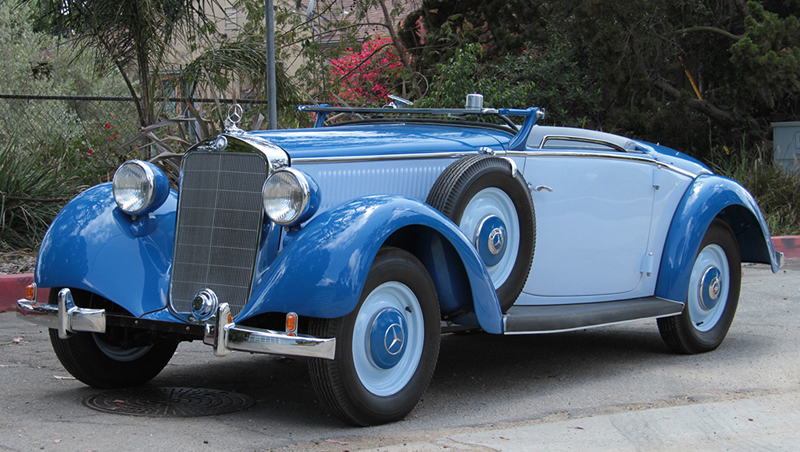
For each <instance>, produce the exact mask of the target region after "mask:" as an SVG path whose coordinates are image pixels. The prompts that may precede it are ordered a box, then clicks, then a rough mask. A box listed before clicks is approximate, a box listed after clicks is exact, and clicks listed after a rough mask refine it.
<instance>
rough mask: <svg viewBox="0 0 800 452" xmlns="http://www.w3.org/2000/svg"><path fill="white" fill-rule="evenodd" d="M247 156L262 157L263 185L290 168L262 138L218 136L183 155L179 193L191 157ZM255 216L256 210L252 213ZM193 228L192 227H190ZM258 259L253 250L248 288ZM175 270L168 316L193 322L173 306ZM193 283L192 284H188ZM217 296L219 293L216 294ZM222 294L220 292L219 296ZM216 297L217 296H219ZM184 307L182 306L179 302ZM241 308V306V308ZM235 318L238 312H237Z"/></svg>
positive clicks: (179, 219) (277, 149) (261, 210)
mask: <svg viewBox="0 0 800 452" xmlns="http://www.w3.org/2000/svg"><path fill="white" fill-rule="evenodd" d="M201 153H206V154H248V155H258V156H259V157H261V158H262V159H263V161H264V163H265V174H264V181H266V179H267V178H268V177H269V176H270V175H271V174H273V173H274V172H275V171H277V170H279V169H283V168H287V167H288V166H289V154H287V153H286V151H284V150H283V149H282V148H281V147H279V146H277V145H275V144H273V143H272V142H270V141H268V140H265V139H263V138H259V137H254V136H250V135H235V134H227V133H225V134H221V135H218V136H217V137H216V138H215V139H212V140H207V141H204V142H202V143H199V144H198V145H196V146H195V147H193V148H192V149H190V150H189V151H187V152H186V154H185V155H184V158H183V161H182V162H181V178H180V183H179V189H178V192H179V193H183V192H184V184H185V178H184V173H185V166H186V165H187V162H188V161H189V158H190V156H192V155H194V154H201ZM262 188H263V182H262V183H261V185H260V187H259V198H260V200H259V208H258V219H257V221H254V222H253V224H255V225H258V228H259V231H258V233H257V237H256V239H255V240H253V241H252V244H253V246H255V247H257V246H258V243H260V241H261V234H262V232H263V231H262V228H261V225H262V224H263V222H264V215H265V213H264V207H263V195H261V193H260V192H261V189H262ZM184 201H185V197H184V196H180V197H179V201H178V210H177V213H176V220H175V224H176V230H175V235H176V240H175V247H174V250H173V255H174V256H178V250H179V248H180V247H181V246H182V245H181V243H180V240H179V238H180V235H181V234H182V232H181V231H182V228H183V226H182V225H183V222H184V213H183V203H184ZM253 212H255V209H253ZM190 226H194V225H190ZM257 257H258V250H257V249H255V251H254V252H253V256H252V262H249V263H248V265H249V266H250V269H251V271H250V278H249V282H248V286H249V287H250V288H251V289H252V285H253V277H254V276H253V275H254V270H253V269H255V266H256V259H257ZM175 271H176V266H175V262H173V267H172V275H173V278H172V279H171V280H170V288H169V303H168V307H169V310H170V312H171V313H173V314H174V315H175V316H177V317H178V318H180V319H182V320H185V321H192V320H193V319H192V316H191V309H190V308H191V307H190V306H189V309H185V310H183V308H182V307H181V306H176V304H179V303H181V302H180V301H177V302H176V298H175V296H174V295H175V279H174V275H175ZM191 282H195V281H191ZM217 292H220V291H219V290H217ZM220 293H221V292H220ZM218 295H219V294H218ZM249 296H250V292H249V291H248V293H247V295H246V297H243V300H241V302H240V303H239V304H237V305H236V306H237V308H238V310H239V311H240V310H241V309H243V307H244V306H245V305H246V303H247V301H249ZM182 303H183V304H184V305H185V304H186V303H185V302H182ZM240 305H241V306H240ZM237 314H238V312H237Z"/></svg>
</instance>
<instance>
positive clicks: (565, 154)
mask: <svg viewBox="0 0 800 452" xmlns="http://www.w3.org/2000/svg"><path fill="white" fill-rule="evenodd" d="M508 156H509V157H559V158H563V157H577V158H594V159H612V160H633V161H635V162H640V163H649V164H651V165H656V166H657V167H659V168H665V169H668V170H672V171H674V172H676V173H678V174H682V175H684V176H687V177H691V178H692V179H694V178H695V177H697V176H699V175H700V174H711V172H710V171H703V172H702V173H700V174H695V173H693V172H691V171H687V170H685V169H683V168H678V167H677V166H675V165H670V164H669V163H664V162H659V161H658V160H654V159H652V158H648V157H643V156H642V154H639V155H630V154H628V153H627V152H626V153H619V154H615V153H602V152H601V153H598V152H580V151H564V152H555V151H509V152H508Z"/></svg>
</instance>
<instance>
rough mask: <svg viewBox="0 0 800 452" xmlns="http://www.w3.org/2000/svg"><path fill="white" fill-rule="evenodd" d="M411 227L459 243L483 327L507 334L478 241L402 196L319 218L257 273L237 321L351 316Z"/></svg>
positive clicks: (365, 201)
mask: <svg viewBox="0 0 800 452" xmlns="http://www.w3.org/2000/svg"><path fill="white" fill-rule="evenodd" d="M406 226H422V227H427V228H431V229H434V230H436V231H438V232H439V233H440V234H441V235H442V236H443V237H444V238H445V239H446V240H447V241H449V242H450V243H451V244H452V245H453V247H454V248H455V250H456V252H457V253H458V255H459V257H460V259H461V261H462V262H463V264H464V267H465V269H466V273H467V277H468V279H469V284H470V286H471V287H470V288H471V291H472V296H473V303H474V307H475V313H476V314H477V317H478V321H479V322H480V325H481V327H482V328H483V329H484V330H486V331H487V332H490V333H495V334H499V333H502V313H501V311H500V304H499V302H498V301H497V294H496V293H495V290H494V287H493V286H492V282H491V278H490V277H489V275H488V273H487V272H486V267H485V266H484V265H483V261H482V260H481V258H480V256H478V253H477V251H476V250H475V248H474V246H473V245H472V244H471V243H470V242H469V240H467V238H466V237H465V236H464V234H463V233H462V232H461V231H460V230H459V229H458V227H456V225H455V224H453V222H452V221H450V220H449V219H447V218H446V217H444V216H443V215H442V214H441V213H440V212H438V211H437V210H435V209H433V208H432V207H430V206H428V205H427V204H424V203H422V202H420V201H417V200H414V199H411V198H406V197H401V196H368V197H364V198H359V199H354V200H351V201H348V202H346V203H344V204H342V205H340V206H338V207H336V208H334V209H331V210H329V211H326V212H324V213H322V214H321V215H319V216H318V217H316V218H314V219H313V220H312V221H310V222H309V223H308V224H307V225H306V226H305V227H304V228H303V229H301V230H300V231H299V232H297V233H296V235H295V236H294V237H293V238H292V239H291V241H290V242H289V243H288V244H287V245H286V246H285V248H284V249H283V251H282V252H281V254H280V255H279V256H278V257H277V259H276V260H275V261H274V262H273V263H272V265H271V266H270V268H269V270H268V271H267V272H266V273H265V274H263V275H261V276H260V277H258V279H257V280H256V281H255V283H254V291H253V295H252V296H251V302H250V303H249V304H248V305H247V306H246V307H245V308H244V310H243V311H242V312H241V313H240V314H239V316H238V317H237V318H238V319H246V318H248V317H252V316H255V315H258V314H262V313H265V312H290V311H294V312H296V313H297V314H299V315H304V316H311V317H320V318H336V317H342V316H344V315H347V314H349V313H350V312H352V311H353V309H355V307H356V305H357V304H358V300H359V298H360V296H361V290H362V288H363V286H364V282H365V280H366V278H367V273H368V271H369V268H370V266H371V265H372V261H373V260H374V259H375V256H376V254H377V253H378V250H379V249H380V247H381V246H382V245H383V243H384V242H385V241H386V239H387V238H388V237H389V236H391V235H392V233H394V232H395V231H397V230H399V229H401V228H403V227H406Z"/></svg>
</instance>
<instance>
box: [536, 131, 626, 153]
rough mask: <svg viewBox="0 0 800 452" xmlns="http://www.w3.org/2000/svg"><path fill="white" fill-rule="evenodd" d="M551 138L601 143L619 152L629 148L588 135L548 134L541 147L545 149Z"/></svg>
mask: <svg viewBox="0 0 800 452" xmlns="http://www.w3.org/2000/svg"><path fill="white" fill-rule="evenodd" d="M549 140H562V141H574V142H576V143H589V144H599V145H601V146H605V147H609V148H612V149H615V150H617V151H619V152H628V150H627V149H625V148H623V147H622V146H619V145H617V144H614V143H611V142H608V141H603V140H597V139H594V138H586V137H574V136H570V135H546V136H545V137H544V138H542V142H541V143H540V144H539V149H544V148H545V147H544V146H545V145H546V144H547V142H548V141H549ZM638 152H641V151H638Z"/></svg>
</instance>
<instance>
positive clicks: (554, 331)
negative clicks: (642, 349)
mask: <svg viewBox="0 0 800 452" xmlns="http://www.w3.org/2000/svg"><path fill="white" fill-rule="evenodd" d="M674 315H676V314H664V315H657V316H651V317H640V318H637V319H629V320H620V321H617V322H608V323H603V324H597V325H586V326H576V327H573V328H565V329H562V330H545V331H506V318H507V317H506V316H504V317H503V335H505V336H521V335H524V334H550V333H568V332H570V331H579V330H588V329H589V328H600V327H603V326H611V325H621V324H623V323H630V322H638V321H640V320H658V319H662V318H664V317H672V316H674Z"/></svg>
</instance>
